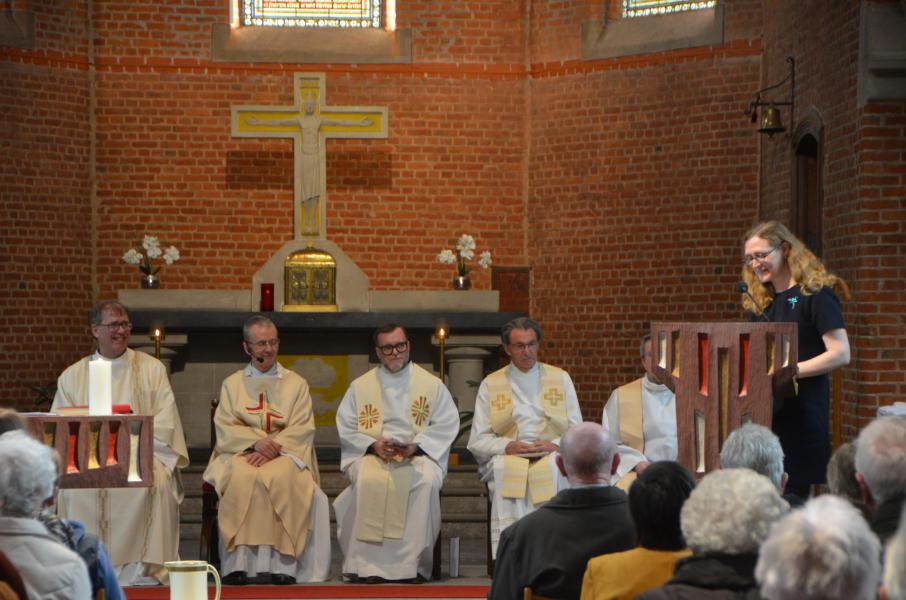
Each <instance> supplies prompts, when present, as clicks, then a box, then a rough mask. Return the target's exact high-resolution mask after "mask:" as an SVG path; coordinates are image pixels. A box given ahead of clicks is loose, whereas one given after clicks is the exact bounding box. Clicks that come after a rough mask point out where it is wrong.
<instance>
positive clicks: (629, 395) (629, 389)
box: [617, 379, 645, 492]
mask: <svg viewBox="0 0 906 600" xmlns="http://www.w3.org/2000/svg"><path fill="white" fill-rule="evenodd" d="M617 400H618V401H619V403H620V404H619V409H620V442H621V443H622V444H624V445H626V446H629V447H630V448H632V449H634V450H636V451H638V452H640V453H642V454H644V453H645V436H644V434H643V433H642V432H643V430H642V380H641V379H638V380H636V381H632V382H630V383H627V384H626V385H621V386H620V387H619V388H617ZM636 477H637V474H636V472H635V471H629V472H627V473H626V474H625V475H623V477H621V478H620V481H619V482H617V487H618V488H620V489H622V490H623V491H627V492H628V491H629V486H630V485H632V482H633V481H635V478H636Z"/></svg>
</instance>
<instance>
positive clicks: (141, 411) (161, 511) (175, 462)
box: [51, 300, 189, 585]
mask: <svg viewBox="0 0 906 600" xmlns="http://www.w3.org/2000/svg"><path fill="white" fill-rule="evenodd" d="M89 326H90V330H91V335H92V336H93V337H94V339H95V340H96V343H97V350H96V352H95V353H94V354H92V355H89V356H86V357H85V358H83V359H81V360H79V361H78V362H76V363H75V364H73V365H71V366H69V367H68V368H67V369H66V370H65V371H63V373H62V374H61V375H60V377H59V379H58V380H57V392H56V396H55V398H54V401H53V405H52V406H51V410H52V411H57V410H59V409H61V408H64V407H71V406H87V405H88V388H89V384H88V371H89V367H88V365H89V363H91V362H92V361H103V360H106V361H109V362H110V363H111V372H112V397H113V398H114V399H115V400H116V402H117V403H118V404H128V405H129V406H130V407H131V408H132V412H133V413H135V414H138V415H150V416H153V417H154V462H153V465H154V466H153V469H154V472H153V485H152V486H151V487H147V488H110V489H79V490H76V489H70V490H63V491H61V492H60V495H59V500H58V504H57V510H58V513H59V514H60V516H61V517H63V518H67V519H73V520H77V521H81V522H82V523H84V524H85V527H86V529H87V530H88V531H89V532H91V533H93V534H95V535H97V536H98V537H100V538H101V541H103V542H104V544H105V545H106V546H107V549H108V550H109V552H110V558H111V560H112V561H113V564H114V565H115V566H116V568H117V576H118V579H119V582H120V583H121V584H122V585H148V584H152V585H154V584H157V583H162V582H164V581H166V577H167V574H166V569H164V566H163V564H164V562H166V561H171V560H177V559H178V558H179V505H180V503H181V502H182V499H183V491H182V485H181V482H180V479H179V469H181V468H183V467H185V466H186V465H188V464H189V457H188V452H187V451H186V442H185V438H184V436H183V430H182V423H181V422H180V419H179V413H178V412H177V409H176V402H175V400H174V397H173V390H172V389H171V388H170V381H169V379H168V378H167V369H166V367H164V365H163V363H161V362H160V361H159V360H157V359H156V358H154V357H153V356H149V355H147V354H145V353H143V352H135V351H133V350H131V349H130V348H129V347H128V346H129V337H130V334H131V331H132V323H131V322H130V321H129V313H128V311H127V310H126V307H125V306H123V305H122V304H120V303H119V302H115V301H112V300H109V301H105V302H101V303H99V304H97V305H96V306H94V308H92V309H91V312H90V315H89Z"/></svg>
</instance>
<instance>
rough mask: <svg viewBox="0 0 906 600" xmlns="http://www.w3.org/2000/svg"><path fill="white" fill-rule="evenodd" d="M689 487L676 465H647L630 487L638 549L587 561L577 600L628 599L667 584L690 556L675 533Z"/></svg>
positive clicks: (691, 483) (688, 477)
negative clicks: (682, 562)
mask: <svg viewBox="0 0 906 600" xmlns="http://www.w3.org/2000/svg"><path fill="white" fill-rule="evenodd" d="M621 460H622V458H621ZM694 487H695V480H694V479H693V478H692V474H691V473H689V471H688V470H687V469H686V468H685V467H683V466H682V465H681V464H679V463H677V462H673V461H667V460H662V461H656V462H653V463H651V465H649V467H648V468H646V469H645V470H644V471H643V472H642V473H641V474H640V475H639V476H638V478H636V480H635V481H634V482H633V483H632V486H630V488H629V513H630V514H631V515H632V522H633V524H634V525H635V530H636V539H637V540H638V546H636V547H635V548H633V549H631V550H626V551H624V552H614V553H612V554H605V555H603V556H598V557H595V558H593V559H591V560H590V561H588V566H587V568H586V569H585V577H584V578H583V580H582V599H581V600H632V599H633V598H635V597H636V596H637V595H638V594H641V593H642V592H644V591H647V590H650V589H652V588H656V587H659V586H661V585H664V584H665V583H667V581H668V580H669V579H670V577H671V576H673V570H674V567H675V566H676V561H678V560H680V559H681V558H686V557H687V556H689V555H691V554H692V551H691V550H689V549H688V548H687V547H686V540H685V539H684V538H683V531H682V529H681V528H680V511H681V510H682V508H683V504H684V503H685V502H686V499H687V498H688V497H689V494H691V493H692V489H693V488H694Z"/></svg>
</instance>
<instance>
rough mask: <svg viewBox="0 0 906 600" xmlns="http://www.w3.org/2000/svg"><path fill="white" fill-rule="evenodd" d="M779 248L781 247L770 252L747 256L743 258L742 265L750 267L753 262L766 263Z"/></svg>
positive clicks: (775, 247)
mask: <svg viewBox="0 0 906 600" xmlns="http://www.w3.org/2000/svg"><path fill="white" fill-rule="evenodd" d="M779 247H780V246H774V247H773V248H771V249H770V250H768V251H766V252H754V253H752V254H746V255H745V256H743V257H742V264H743V265H744V266H745V265H750V264H752V261H753V260H757V261H758V262H764V259H766V258H767V257H769V256H770V255H771V254H773V252H774V250H776V249H777V248H779Z"/></svg>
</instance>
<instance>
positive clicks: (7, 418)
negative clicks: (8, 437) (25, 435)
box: [0, 408, 25, 435]
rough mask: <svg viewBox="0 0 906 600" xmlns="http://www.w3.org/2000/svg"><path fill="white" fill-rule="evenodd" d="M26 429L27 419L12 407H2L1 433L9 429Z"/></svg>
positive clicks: (0, 418)
mask: <svg viewBox="0 0 906 600" xmlns="http://www.w3.org/2000/svg"><path fill="white" fill-rule="evenodd" d="M24 429H25V419H23V418H22V416H21V415H20V414H19V413H17V412H16V411H14V410H12V409H10V408H0V435H3V434H4V433H6V432H7V431H22V430H24Z"/></svg>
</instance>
